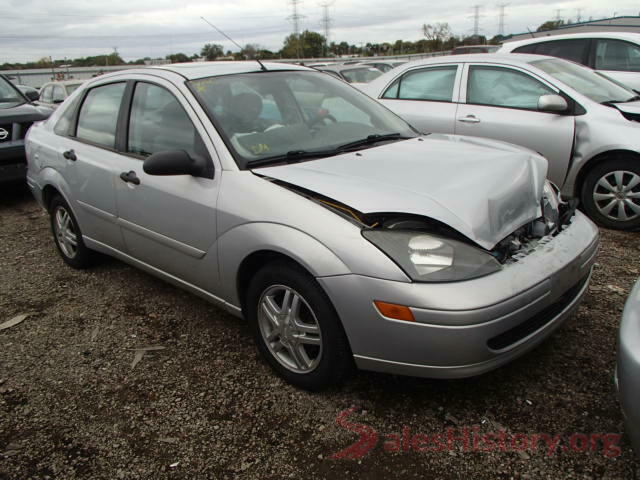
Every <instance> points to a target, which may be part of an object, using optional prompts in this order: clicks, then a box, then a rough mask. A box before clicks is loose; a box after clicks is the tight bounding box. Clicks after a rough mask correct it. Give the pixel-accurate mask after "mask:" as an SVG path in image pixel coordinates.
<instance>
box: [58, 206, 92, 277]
mask: <svg viewBox="0 0 640 480" xmlns="http://www.w3.org/2000/svg"><path fill="white" fill-rule="evenodd" d="M49 214H50V216H51V231H52V232H53V239H54V241H55V243H56V247H58V252H60V256H61V257H62V259H63V260H64V261H65V263H66V264H67V265H69V266H71V267H73V268H77V269H84V268H87V267H90V266H91V265H92V264H93V263H94V260H95V256H96V253H95V252H93V251H92V250H90V249H88V248H87V247H86V245H85V244H84V242H83V241H82V234H81V233H80V228H79V227H78V222H77V220H76V217H75V216H74V215H73V212H72V211H71V208H69V205H68V204H67V202H66V201H65V200H64V198H62V197H61V196H60V195H56V196H55V197H53V199H52V200H51V204H50V207H49Z"/></svg>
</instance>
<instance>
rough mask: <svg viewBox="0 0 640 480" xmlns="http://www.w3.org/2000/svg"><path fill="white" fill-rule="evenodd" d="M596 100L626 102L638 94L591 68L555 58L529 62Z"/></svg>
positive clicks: (599, 101) (600, 101)
mask: <svg viewBox="0 0 640 480" xmlns="http://www.w3.org/2000/svg"><path fill="white" fill-rule="evenodd" d="M529 63H530V64H531V65H533V66H534V67H538V68H539V69H540V70H542V71H543V72H545V73H547V74H549V75H551V76H552V77H553V78H555V79H556V80H559V81H561V82H562V83H564V84H565V85H567V86H569V87H571V88H573V89H574V90H575V91H577V92H578V93H580V94H582V95H584V96H585V97H587V98H589V99H591V100H593V101H594V102H598V103H602V102H625V101H628V100H629V99H631V98H633V97H635V96H636V94H635V93H634V92H633V91H631V90H629V89H628V88H626V87H625V86H623V85H621V84H619V83H616V82H614V81H612V80H611V79H609V78H607V77H605V76H604V75H601V74H599V73H597V72H594V71H593V70H591V69H590V68H587V67H583V66H582V65H576V64H575V63H569V62H564V61H562V60H557V59H554V58H547V59H544V60H534V61H532V62H529Z"/></svg>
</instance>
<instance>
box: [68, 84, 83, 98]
mask: <svg viewBox="0 0 640 480" xmlns="http://www.w3.org/2000/svg"><path fill="white" fill-rule="evenodd" d="M80 85H82V84H81V83H71V84H69V85H65V87H64V88H65V89H66V90H67V97H68V96H69V95H71V94H72V93H73V92H75V91H76V90H77V89H78V87H79V86H80Z"/></svg>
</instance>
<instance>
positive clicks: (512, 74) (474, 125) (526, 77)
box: [455, 63, 575, 186]
mask: <svg viewBox="0 0 640 480" xmlns="http://www.w3.org/2000/svg"><path fill="white" fill-rule="evenodd" d="M462 84H463V88H462V89H461V92H460V94H461V95H460V97H461V103H460V105H459V107H458V113H457V116H456V122H455V133H456V134H460V135H471V136H475V137H486V138H493V139H496V140H502V141H505V142H510V143H514V144H516V145H522V146H524V147H528V148H530V149H531V150H534V151H536V152H539V153H541V154H542V155H544V156H545V157H546V158H547V160H548V161H549V174H548V177H549V179H551V180H552V181H553V182H554V183H556V184H558V185H560V186H561V185H562V184H563V183H564V178H565V175H566V173H567V169H568V166H569V161H570V159H571V151H572V146H573V137H574V128H575V122H574V118H573V116H572V115H565V114H557V113H548V112H541V111H539V110H538V108H537V106H538V99H539V97H540V96H541V95H548V94H557V93H559V92H558V90H557V89H556V88H555V87H553V86H552V85H550V84H548V83H546V82H545V81H544V80H542V79H540V78H538V77H534V76H533V75H532V74H530V73H529V72H527V71H525V70H522V69H519V68H517V67H511V66H505V65H492V64H486V63H482V64H467V65H465V68H464V75H463V83H462Z"/></svg>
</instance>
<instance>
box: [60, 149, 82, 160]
mask: <svg viewBox="0 0 640 480" xmlns="http://www.w3.org/2000/svg"><path fill="white" fill-rule="evenodd" d="M62 156H63V157H64V158H66V159H67V160H71V161H72V162H75V161H76V160H77V159H78V157H76V152H74V151H73V150H67V151H66V152H63V153H62Z"/></svg>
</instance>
